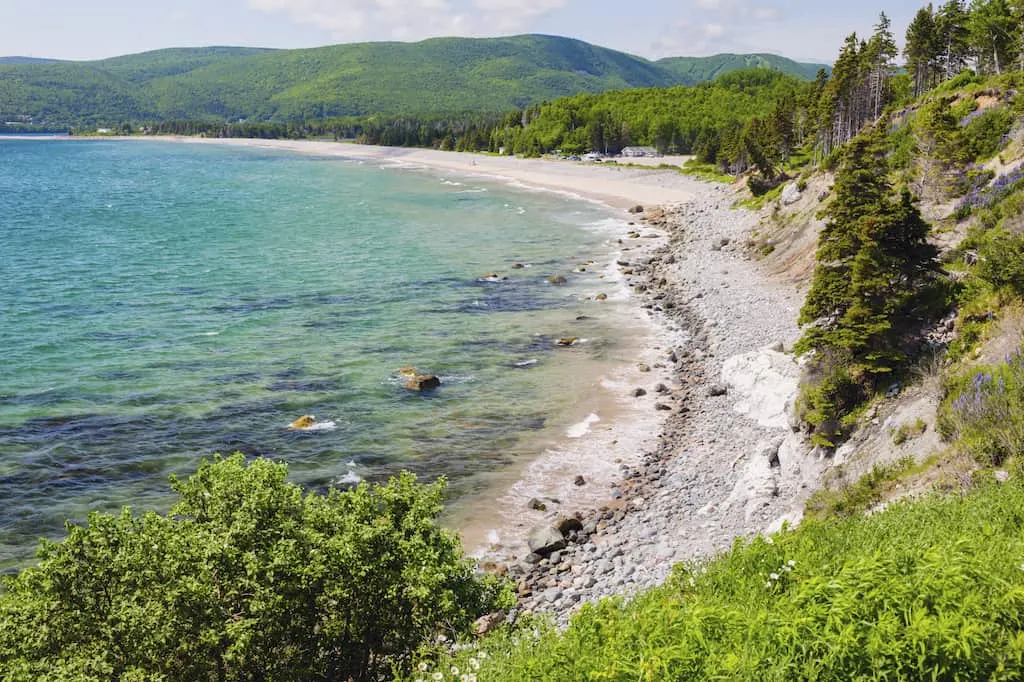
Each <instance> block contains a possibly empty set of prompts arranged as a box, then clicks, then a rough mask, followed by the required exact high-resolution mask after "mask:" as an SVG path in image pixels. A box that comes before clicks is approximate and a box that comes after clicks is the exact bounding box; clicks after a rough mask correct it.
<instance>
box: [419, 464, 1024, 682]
mask: <svg viewBox="0 0 1024 682" xmlns="http://www.w3.org/2000/svg"><path fill="white" fill-rule="evenodd" d="M1022 509H1024V483H1022V481H1021V478H1020V475H1019V474H1017V475H1015V476H1014V477H1013V478H1011V480H1010V482H1008V483H1006V484H1004V485H996V484H994V483H991V484H988V485H986V486H984V487H982V488H980V489H978V490H977V491H975V492H973V493H971V494H970V495H967V496H955V497H950V498H941V497H938V496H932V497H929V498H926V499H924V500H922V501H920V502H916V503H913V504H911V503H904V504H895V505H891V506H890V507H889V508H888V509H887V510H886V511H884V512H880V513H877V514H874V515H872V516H870V517H867V518H864V517H856V518H845V519H841V520H832V521H815V520H807V521H805V522H804V523H803V524H801V526H800V527H799V528H798V529H796V530H795V531H792V532H783V533H780V534H777V535H774V536H772V537H771V538H767V539H765V538H755V539H753V540H750V541H743V540H740V541H737V543H736V545H735V546H734V547H733V549H732V551H730V552H728V553H726V554H724V555H722V556H720V557H718V558H716V559H714V560H711V561H709V562H707V563H703V564H680V565H679V566H677V567H676V568H675V570H674V571H673V574H672V577H671V579H670V580H669V581H668V582H667V583H666V584H665V585H664V586H662V587H659V588H655V589H653V590H649V591H647V592H644V593H641V594H640V595H638V596H636V597H635V598H634V599H632V600H631V601H629V602H625V601H622V600H608V601H604V602H602V603H600V604H598V605H589V606H585V607H584V608H583V609H582V610H581V611H580V613H579V614H578V615H576V616H575V617H574V618H573V620H572V622H571V624H570V625H569V628H568V629H567V630H566V631H565V632H563V633H558V632H555V631H552V630H550V629H548V628H545V627H536V626H535V624H533V623H529V624H527V625H525V626H524V627H523V629H521V630H518V631H506V632H504V633H501V634H499V635H497V636H493V637H487V638H485V639H484V640H483V641H482V642H477V643H474V644H473V645H471V646H470V647H468V648H466V649H463V650H460V651H459V653H457V654H455V655H454V656H449V655H441V656H435V657H430V658H429V659H428V660H427V661H426V666H425V667H426V668H427V670H426V671H425V672H424V673H421V674H420V675H418V676H416V677H413V678H411V679H431V674H432V673H433V671H435V670H436V671H440V672H441V673H442V677H443V679H452V678H451V677H449V671H450V668H451V666H452V665H454V666H455V667H456V668H457V669H458V670H459V671H460V672H464V671H472V672H473V674H475V675H477V676H478V678H479V679H480V680H487V681H488V682H521V681H523V680H635V681H638V682H654V681H656V680H740V681H743V680H750V681H754V680H757V681H759V682H760V681H762V680H779V681H782V680H786V681H792V680H796V681H799V680H821V681H831V680H835V681H837V682H838V681H840V680H842V681H846V680H893V681H902V680H906V681H908V682H909V681H911V680H913V681H917V680H988V679H1016V678H1018V677H1019V676H1020V675H1021V674H1022V672H1024V639H1022V638H1021V636H1020V632H1021V630H1022V628H1024V570H1022V564H1021V561H1022V557H1024V513H1022V511H1021V510H1022ZM471 658H472V659H473V660H475V661H476V663H477V666H473V665H472V664H471V663H470V662H469V660H470V659H471ZM477 668H478V669H477ZM458 678H459V676H458V675H455V676H454V679H458Z"/></svg>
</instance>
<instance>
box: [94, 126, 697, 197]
mask: <svg viewBox="0 0 1024 682" xmlns="http://www.w3.org/2000/svg"><path fill="white" fill-rule="evenodd" d="M105 139H110V138H105ZM114 139H133V140H153V141H170V142H179V143H187V144H215V145H226V146H235V147H251V148H259V149H279V150H282V151H289V152H294V153H300V154H315V155H318V156H337V157H343V158H347V159H356V160H363V161H374V162H378V163H382V164H389V163H390V164H400V165H407V166H413V167H415V166H421V167H424V168H431V169H435V170H445V171H451V172H455V173H461V174H464V175H480V176H486V177H490V178H494V179H497V180H503V181H506V182H512V183H517V184H521V185H523V186H525V187H528V188H535V189H545V190H550V191H556V192H564V193H566V194H570V195H574V196H576V197H578V198H583V199H588V200H591V201H597V202H600V203H602V204H605V205H607V206H609V207H612V208H617V209H623V210H625V209H628V208H632V207H633V206H636V205H652V206H654V205H662V204H676V203H684V202H687V201H690V200H692V199H693V198H694V197H695V196H696V195H697V193H698V191H699V186H700V184H701V183H699V182H698V181H695V180H692V179H690V178H687V177H685V176H682V175H680V174H679V173H677V172H675V171H670V170H659V169H657V168H652V169H651V170H647V169H642V168H635V167H619V166H617V165H615V164H604V165H602V164H583V163H576V162H571V161H558V160H553V159H522V158H517V157H512V156H493V155H488V154H473V153H468V152H443V151H437V150H434V149H420V148H411V147H381V146H372V145H362V144H354V143H350V142H325V141H316V140H261V139H250V138H201V137H182V136H152V137H129V138H114ZM662 161H665V159H659V162H662Z"/></svg>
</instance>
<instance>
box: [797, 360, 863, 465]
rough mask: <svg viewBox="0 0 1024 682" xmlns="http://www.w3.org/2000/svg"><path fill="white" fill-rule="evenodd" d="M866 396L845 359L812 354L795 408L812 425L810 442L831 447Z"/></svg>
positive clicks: (844, 431)
mask: <svg viewBox="0 0 1024 682" xmlns="http://www.w3.org/2000/svg"><path fill="white" fill-rule="evenodd" d="M866 397H867V393H866V391H865V390H864V387H863V386H862V385H861V384H860V383H859V382H858V381H856V380H855V379H854V378H853V376H852V375H851V374H850V370H849V366H848V364H847V363H845V362H842V361H838V360H832V359H829V358H827V357H822V358H815V360H814V361H813V363H812V364H811V365H809V366H808V371H807V373H806V375H805V377H804V380H803V382H802V383H801V385H800V394H799V396H798V398H797V410H798V413H799V415H800V418H801V419H802V420H803V421H805V422H807V423H808V424H810V425H811V427H812V429H813V430H812V433H811V442H813V443H814V444H815V445H820V446H822V447H826V448H834V447H836V445H838V444H839V443H840V442H841V441H842V440H843V439H844V438H845V436H846V431H847V430H848V428H849V427H850V425H851V424H852V422H853V419H852V418H851V415H852V413H853V411H854V409H855V408H856V407H857V406H858V405H860V404H861V403H862V402H863V401H864V399H865V398H866Z"/></svg>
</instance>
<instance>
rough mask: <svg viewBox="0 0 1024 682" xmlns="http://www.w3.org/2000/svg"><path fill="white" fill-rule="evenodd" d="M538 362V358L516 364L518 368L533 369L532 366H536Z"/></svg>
mask: <svg viewBox="0 0 1024 682" xmlns="http://www.w3.org/2000/svg"><path fill="white" fill-rule="evenodd" d="M537 362H538V361H537V359H536V358H533V359H531V360H523V361H522V362H517V363H516V367H532V366H534V365H536V364H537Z"/></svg>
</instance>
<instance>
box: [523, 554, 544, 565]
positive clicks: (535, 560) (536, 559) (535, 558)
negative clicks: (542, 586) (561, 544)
mask: <svg viewBox="0 0 1024 682" xmlns="http://www.w3.org/2000/svg"><path fill="white" fill-rule="evenodd" d="M541 558H542V557H541V555H540V554H537V553H535V552H530V553H529V554H527V555H526V557H524V558H523V561H525V562H526V563H528V564H539V563H540V560H541Z"/></svg>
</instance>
